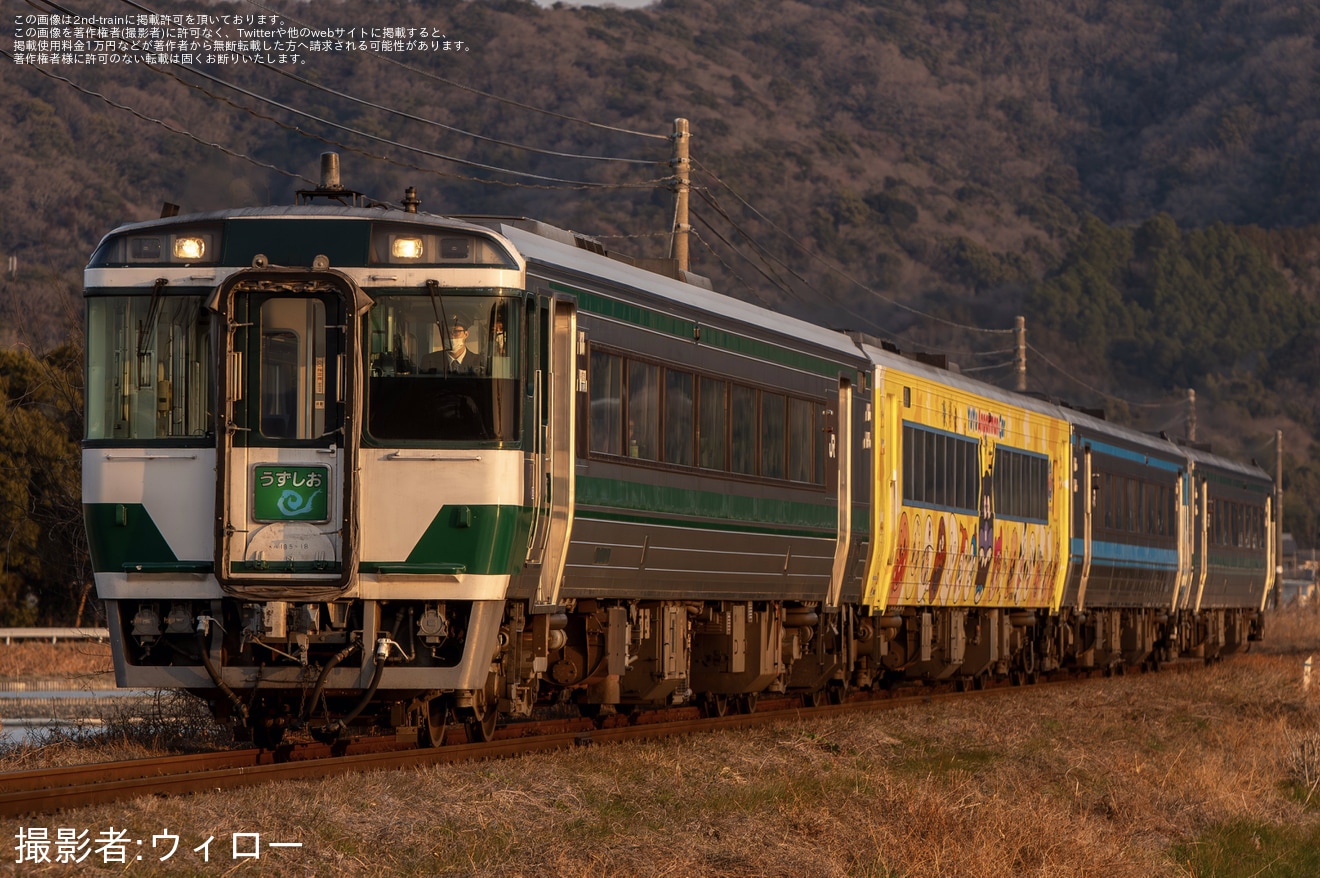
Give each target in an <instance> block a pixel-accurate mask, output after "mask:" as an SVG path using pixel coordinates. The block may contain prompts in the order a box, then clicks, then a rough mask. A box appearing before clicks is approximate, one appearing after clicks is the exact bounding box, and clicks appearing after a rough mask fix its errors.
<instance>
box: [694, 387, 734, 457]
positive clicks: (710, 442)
mask: <svg viewBox="0 0 1320 878" xmlns="http://www.w3.org/2000/svg"><path fill="white" fill-rule="evenodd" d="M726 387H728V385H727V384H725V383H724V382H723V381H718V380H716V379H714V378H704V377H703V378H702V379H701V395H700V400H701V414H700V421H699V423H698V426H697V441H698V445H699V449H698V454H699V458H698V464H699V465H700V466H703V467H705V468H706V469H724V467H725V461H724V458H725V454H724V452H725V448H726V447H727V445H728V439H727V436H726V435H725V434H726V429H725V428H726V426H727V424H728V420H727V419H726V417H725V400H724V397H725V395H726V389H725V388H726Z"/></svg>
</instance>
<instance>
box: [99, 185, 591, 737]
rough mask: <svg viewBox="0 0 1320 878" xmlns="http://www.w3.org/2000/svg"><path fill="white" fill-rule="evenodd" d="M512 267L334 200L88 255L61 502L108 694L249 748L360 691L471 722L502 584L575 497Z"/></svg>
mask: <svg viewBox="0 0 1320 878" xmlns="http://www.w3.org/2000/svg"><path fill="white" fill-rule="evenodd" d="M524 269H525V265H524V263H523V261H522V259H521V257H520V256H519V255H518V254H517V253H516V251H515V250H514V248H513V247H511V246H510V245H509V244H508V242H507V241H505V240H504V239H502V238H501V237H500V236H498V235H496V234H493V233H491V232H490V231H488V230H485V229H482V228H479V227H477V226H472V225H468V224H465V223H461V222H455V221H452V220H445V219H442V218H439V217H431V216H426V215H421V214H415V213H408V212H403V211H398V210H393V211H383V210H378V209H367V208H363V207H356V206H325V205H301V206H294V207H278V208H255V209H249V210H241V211H230V212H224V213H215V214H198V215H193V216H186V217H172V218H166V219H161V220H157V221H152V222H146V223H139V224H134V225H128V226H124V227H122V228H119V229H117V230H115V231H114V232H112V233H111V234H110V235H108V236H107V237H106V238H105V239H104V240H103V241H102V242H101V244H100V246H99V247H98V249H97V250H96V252H95V254H94V256H93V257H92V260H91V262H90V264H89V266H88V267H87V270H86V276H85V297H86V320H87V324H86V325H87V391H86V418H87V420H86V440H85V443H84V451H83V489H84V509H85V517H86V524H87V531H88V535H89V541H90V554H91V558H92V562H93V566H94V570H95V577H96V585H97V590H98V593H99V595H100V597H101V598H102V600H104V601H105V605H106V608H107V612H108V618H109V627H110V633H111V638H112V640H113V646H114V655H115V671H116V676H117V680H118V683H119V685H121V686H132V687H145V688H151V687H164V688H184V689H191V690H195V691H198V692H201V693H204V694H206V696H207V697H209V698H212V699H213V700H214V701H215V702H216V703H215V705H214V706H215V708H216V709H217V712H219V713H221V714H225V713H238V714H241V718H242V719H243V720H245V721H246V722H245V723H243V724H246V725H247V726H249V727H251V728H252V729H254V730H256V731H258V732H261V733H263V734H264V735H265V737H266V738H267V739H270V738H274V739H278V736H279V732H280V730H282V729H283V728H284V727H285V726H287V725H290V724H295V723H297V722H299V721H305V720H306V719H307V716H308V714H310V713H311V712H312V711H321V712H323V713H330V714H336V713H337V714H340V715H342V714H345V713H352V712H354V711H357V710H361V709H362V708H363V707H365V706H366V701H365V700H363V698H362V696H363V693H364V692H366V693H368V698H370V695H372V694H376V693H380V694H384V693H386V692H394V693H396V697H395V698H394V699H393V702H394V703H396V704H403V705H405V706H406V705H408V704H410V703H411V704H413V708H412V709H413V710H414V712H418V711H420V713H421V717H420V718H414V719H415V720H416V721H418V722H420V723H421V724H423V725H424V724H425V705H426V703H427V701H428V700H429V699H428V697H427V696H428V694H434V692H436V691H440V690H443V691H446V692H450V693H458V700H457V704H458V705H459V706H460V707H461V708H463V709H466V710H468V711H469V712H470V715H472V716H475V717H476V718H477V719H481V718H482V717H483V716H484V715H485V714H490V715H492V716H493V710H494V708H493V704H494V702H495V700H496V699H498V698H499V697H502V696H504V695H506V694H507V693H503V692H495V691H492V690H491V688H490V686H489V685H488V684H489V680H490V677H491V662H490V657H491V656H492V655H494V654H495V653H496V651H497V644H498V642H499V641H500V638H501V637H507V636H508V635H509V632H508V631H507V630H506V631H503V632H502V631H501V626H502V624H504V599H505V596H506V593H507V591H508V589H509V586H510V581H511V578H512V577H514V576H515V575H518V574H524V575H532V576H533V577H534V576H535V572H536V570H539V569H540V568H541V567H542V566H544V565H547V564H548V565H549V566H550V567H551V571H550V577H551V578H553V577H554V576H557V575H558V571H557V570H556V569H554V568H555V565H556V564H562V560H561V557H562V551H561V550H560V549H558V548H557V547H556V545H555V540H556V533H557V531H556V527H555V520H556V517H557V513H558V518H560V519H563V518H564V514H563V510H562V509H559V508H558V506H562V505H563V503H564V501H565V500H566V499H567V498H566V496H565V495H566V494H569V493H571V492H565V491H559V492H558V493H559V494H560V496H559V497H555V498H553V499H552V497H551V494H552V493H553V492H552V490H550V489H551V488H552V487H553V486H554V484H555V478H556V471H555V468H554V462H553V461H552V457H553V452H554V449H553V448H550V447H547V446H546V444H545V437H546V436H548V435H549V434H550V430H549V429H547V427H548V425H549V424H550V422H551V420H552V418H553V411H552V409H553V399H554V398H555V396H556V391H557V387H556V385H557V384H562V385H564V387H563V388H561V389H559V392H558V395H559V396H560V397H568V396H569V393H570V391H569V390H568V382H569V381H570V380H571V375H569V374H568V370H567V369H565V368H563V367H562V364H563V363H564V362H567V360H566V359H565V358H563V357H560V358H558V359H557V358H556V357H555V355H554V351H555V348H556V345H558V347H561V348H565V349H567V348H568V347H569V346H570V345H571V343H572V333H573V325H572V319H571V318H572V315H571V313H569V314H568V315H567V319H565V316H564V314H563V309H562V308H561V309H560V311H559V312H556V309H555V305H554V303H553V302H545V301H538V300H537V298H536V297H535V296H529V295H528V294H527V293H526V292H525V290H526V284H525V276H524ZM555 363H559V364H560V366H559V368H556V367H555V365H554V364H555ZM561 475H562V474H561ZM542 486H543V487H542ZM538 487H542V490H538ZM556 504H558V506H557V505H556ZM559 536H560V537H561V538H562V534H560V535H559ZM528 571H531V573H530V574H529V573H528ZM414 690H415V691H416V693H417V696H416V699H415V701H412V702H410V701H409V700H408V697H407V693H408V692H409V691H414ZM309 692H310V700H311V701H312V702H313V703H311V704H308V703H307V701H308V700H309ZM318 702H319V703H318ZM395 719H396V720H401V721H400V722H396V723H395V724H396V725H402V724H406V721H407V718H406V717H405V718H399V717H395ZM263 730H264V731H263Z"/></svg>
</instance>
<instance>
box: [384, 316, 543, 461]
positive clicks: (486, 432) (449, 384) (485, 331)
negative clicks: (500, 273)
mask: <svg viewBox="0 0 1320 878" xmlns="http://www.w3.org/2000/svg"><path fill="white" fill-rule="evenodd" d="M375 300H376V304H375V305H374V306H373V307H372V309H371V311H370V312H369V313H368V317H367V324H368V325H367V335H368V338H367V343H366V349H367V399H366V432H367V435H368V437H369V438H370V439H373V440H376V441H377V442H383V443H388V442H394V441H405V442H512V441H515V440H516V439H517V438H518V429H519V417H518V416H519V412H518V405H519V400H520V397H519V385H520V382H519V374H520V369H519V368H518V364H519V362H520V360H519V356H520V351H519V348H520V345H519V337H520V333H519V323H518V316H519V310H518V308H517V307H515V305H516V302H517V300H516V299H512V298H508V297H500V296H461V295H440V294H439V293H436V294H435V295H427V294H425V293H422V294H420V295H418V294H411V295H406V296H403V295H377V296H375Z"/></svg>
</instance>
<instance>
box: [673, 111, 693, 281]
mask: <svg viewBox="0 0 1320 878" xmlns="http://www.w3.org/2000/svg"><path fill="white" fill-rule="evenodd" d="M691 137H692V135H691V134H690V133H689V132H688V120H687V119H675V120H674V160H673V162H672V163H671V164H672V165H673V168H674V180H675V186H674V191H675V193H676V195H677V198H676V200H675V203H674V231H673V235H674V238H673V246H672V247H671V248H670V249H671V252H672V253H673V255H674V259H675V260H676V261H677V262H678V270H679V271H687V270H688V264H689V261H688V232H690V231H691V230H692V226H690V225H688V191H689V189H690V188H691V170H692V164H691V161H690V160H689V158H688V140H689V139H691Z"/></svg>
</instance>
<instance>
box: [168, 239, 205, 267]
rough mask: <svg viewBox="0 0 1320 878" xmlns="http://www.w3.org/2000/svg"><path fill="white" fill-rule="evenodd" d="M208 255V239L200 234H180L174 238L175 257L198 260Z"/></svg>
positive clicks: (185, 260)
mask: <svg viewBox="0 0 1320 878" xmlns="http://www.w3.org/2000/svg"><path fill="white" fill-rule="evenodd" d="M205 256H206V239H205V238H203V237H201V236H200V235H180V236H179V237H177V238H175V239H174V258H175V259H178V260H182V261H183V262H196V261H197V260H199V259H202V258H203V257H205Z"/></svg>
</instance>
